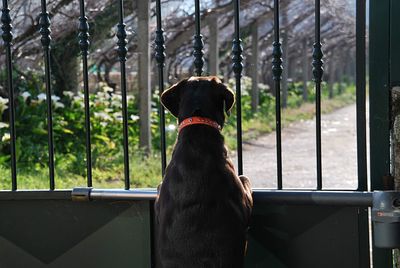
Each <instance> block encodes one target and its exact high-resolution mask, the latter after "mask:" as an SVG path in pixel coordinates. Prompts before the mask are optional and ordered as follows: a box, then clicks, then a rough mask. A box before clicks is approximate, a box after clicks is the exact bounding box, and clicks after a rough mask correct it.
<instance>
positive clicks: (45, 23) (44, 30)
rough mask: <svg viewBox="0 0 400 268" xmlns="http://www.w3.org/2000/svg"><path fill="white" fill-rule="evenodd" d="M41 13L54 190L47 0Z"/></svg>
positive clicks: (42, 1) (43, 2) (48, 133)
mask: <svg viewBox="0 0 400 268" xmlns="http://www.w3.org/2000/svg"><path fill="white" fill-rule="evenodd" d="M41 11H42V12H41V13H40V18H39V25H40V30H39V32H40V34H41V36H42V37H41V39H40V41H41V43H42V47H43V50H44V63H45V84H46V103H47V136H48V151H49V176H50V190H54V188H55V185H54V140H53V111H52V99H51V73H50V43H51V36H50V33H51V30H50V24H51V22H50V15H49V13H48V12H47V9H46V0H41Z"/></svg>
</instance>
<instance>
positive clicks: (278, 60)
mask: <svg viewBox="0 0 400 268" xmlns="http://www.w3.org/2000/svg"><path fill="white" fill-rule="evenodd" d="M272 57H273V60H272V76H273V80H274V86H275V122H276V131H275V132H276V165H277V188H278V190H281V189H282V134H281V128H282V126H281V80H282V70H283V68H282V45H281V43H280V41H279V0H275V1H274V43H273V49H272Z"/></svg>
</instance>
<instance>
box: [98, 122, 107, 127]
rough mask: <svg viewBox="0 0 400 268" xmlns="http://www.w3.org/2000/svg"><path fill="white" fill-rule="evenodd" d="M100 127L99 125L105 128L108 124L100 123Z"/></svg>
mask: <svg viewBox="0 0 400 268" xmlns="http://www.w3.org/2000/svg"><path fill="white" fill-rule="evenodd" d="M100 125H101V126H102V127H106V126H107V125H108V123H107V122H100Z"/></svg>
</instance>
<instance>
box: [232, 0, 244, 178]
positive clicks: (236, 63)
mask: <svg viewBox="0 0 400 268" xmlns="http://www.w3.org/2000/svg"><path fill="white" fill-rule="evenodd" d="M233 3H234V18H235V20H234V23H235V39H234V40H233V42H232V61H233V64H232V69H233V72H234V73H235V86H236V140H237V159H238V174H239V175H242V174H243V152H242V94H241V78H242V70H243V63H242V61H243V57H242V52H243V47H242V44H241V42H242V40H241V39H240V20H239V15H240V1H239V0H235V1H234V2H233Z"/></svg>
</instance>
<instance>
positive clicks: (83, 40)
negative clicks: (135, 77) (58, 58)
mask: <svg viewBox="0 0 400 268" xmlns="http://www.w3.org/2000/svg"><path fill="white" fill-rule="evenodd" d="M2 4H3V7H2V16H1V21H2V27H1V28H2V30H3V33H2V38H3V41H4V42H3V44H4V47H5V52H6V70H7V81H8V84H7V88H8V92H9V93H8V97H9V104H10V107H9V113H10V115H9V118H10V122H9V123H10V124H9V126H10V138H11V141H10V144H11V177H12V185H11V190H12V191H16V190H17V189H18V184H17V160H16V159H17V158H16V149H15V146H16V133H15V122H16V118H15V105H14V93H15V92H14V86H13V80H12V74H13V62H12V41H13V34H12V26H11V23H12V21H11V16H10V8H9V1H8V0H2ZM47 4H48V3H47V2H46V0H41V13H40V15H39V18H40V20H39V25H40V29H39V32H40V34H41V39H40V40H41V44H42V49H43V60H44V65H45V86H46V96H47V98H46V102H47V128H48V133H47V135H48V136H47V137H48V154H49V160H48V168H49V189H50V190H51V191H52V190H54V189H56V184H55V180H54V169H55V166H54V165H55V164H54V139H53V111H52V104H51V95H52V86H51V85H52V83H51V72H50V61H51V57H50V54H51V29H50V28H51V21H50V15H49V12H48V11H47V9H46V7H47ZM279 5H280V1H279V0H274V42H273V44H271V45H272V47H273V50H272V56H273V61H272V64H271V65H272V66H271V67H272V74H273V80H274V89H275V92H276V99H275V108H276V110H275V111H276V156H277V178H276V180H277V189H278V190H282V188H283V187H282V185H283V178H282V138H281V136H282V132H281V126H282V119H281V110H282V108H281V98H280V92H281V86H280V84H281V80H282V71H283V68H282V63H283V61H285V59H282V49H281V42H280V35H279V33H280V23H279V19H280V15H279ZM365 5H366V1H365V0H357V1H356V88H357V91H356V98H357V101H356V102H357V154H358V155H357V164H358V190H360V191H365V190H367V156H366V106H365V98H366V94H365V87H366V86H365V28H366V24H365V18H366V16H365V12H366V6H365ZM194 6H195V34H194V38H193V57H194V60H193V64H194V72H195V74H196V75H198V76H201V75H202V74H203V66H204V58H203V55H204V52H203V47H204V43H203V36H202V34H201V14H200V10H201V9H200V0H195V1H194ZM79 8H80V16H79V26H78V42H79V47H80V50H81V57H82V66H83V90H84V111H85V137H86V177H87V186H88V187H92V186H93V179H92V155H91V153H92V151H91V133H90V122H91V118H90V106H89V78H88V50H89V47H90V41H89V40H90V36H89V23H88V18H87V17H86V15H85V1H84V0H79ZM233 10H234V12H233V14H234V15H233V16H234V29H235V32H234V39H233V42H232V70H233V73H234V77H235V81H236V98H237V103H236V114H237V121H236V129H237V159H238V163H237V166H238V173H239V174H243V157H242V121H241V120H242V110H241V108H242V107H241V78H242V71H243V64H242V60H243V57H242V53H243V48H242V40H241V35H240V2H239V0H233ZM320 14H321V12H320V0H315V26H314V27H315V38H314V44H313V53H312V58H313V61H312V66H313V71H312V72H313V76H314V79H313V80H314V82H315V91H316V99H315V108H316V114H315V115H316V118H315V126H316V127H315V132H316V152H315V153H316V160H317V176H316V182H317V187H316V190H323V189H324V187H323V186H324V185H323V172H322V161H323V159H322V155H321V82H322V78H323V72H324V69H323V64H324V63H323V56H324V55H323V52H322V51H323V45H322V44H321V27H320ZM162 21H163V20H162V3H161V1H160V0H156V23H157V28H156V32H155V41H154V44H155V60H156V63H157V69H158V86H159V92H160V94H161V93H162V92H163V90H164V85H165V82H164V67H165V58H166V55H165V50H166V49H168V48H166V47H165V44H164V29H163V27H162ZM116 33H117V34H116V36H117V44H116V45H117V56H118V59H119V62H120V73H121V76H120V78H121V81H120V88H121V93H122V118H123V122H122V124H123V133H122V135H123V152H124V183H125V190H129V189H130V174H129V163H130V162H129V149H128V145H129V141H128V140H129V137H128V112H127V86H126V85H127V81H126V66H125V64H126V55H127V40H126V36H127V33H126V30H125V24H124V9H123V0H118V24H117V31H116ZM159 118H160V122H159V131H160V134H161V139H160V140H161V167H162V174H163V175H164V170H165V168H166V165H167V157H166V148H167V145H166V138H165V136H166V133H165V111H164V108H163V107H162V106H161V105H160V104H159ZM338 177H340V175H339V174H338Z"/></svg>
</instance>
